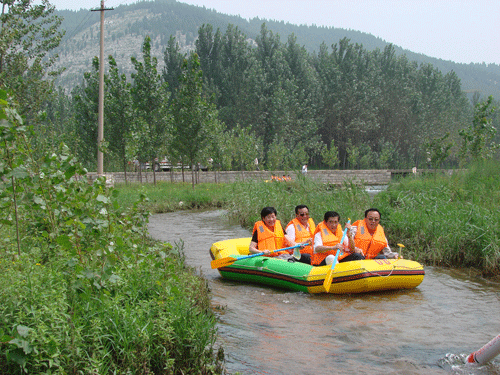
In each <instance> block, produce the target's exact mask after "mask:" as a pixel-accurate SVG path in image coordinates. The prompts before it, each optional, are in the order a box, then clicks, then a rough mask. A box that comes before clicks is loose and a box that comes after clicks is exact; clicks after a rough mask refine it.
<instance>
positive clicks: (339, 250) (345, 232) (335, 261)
mask: <svg viewBox="0 0 500 375" xmlns="http://www.w3.org/2000/svg"><path fill="white" fill-rule="evenodd" d="M347 224H351V219H349V220H348V221H347ZM346 234H347V227H345V228H344V233H343V234H342V239H341V240H340V249H338V250H337V253H336V254H335V259H333V263H332V269H333V268H335V265H336V264H337V259H338V257H339V255H340V253H343V251H342V244H343V243H344V239H345V236H346Z"/></svg>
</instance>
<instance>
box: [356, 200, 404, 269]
mask: <svg viewBox="0 0 500 375" xmlns="http://www.w3.org/2000/svg"><path fill="white" fill-rule="evenodd" d="M380 218H381V214H380V211H379V210H377V209H376V208H369V209H368V210H366V211H365V218H364V219H363V220H357V221H355V222H354V223H353V224H352V226H351V230H350V233H349V237H350V241H349V245H350V247H351V250H353V251H355V252H360V251H361V252H363V255H364V256H365V258H366V259H387V258H392V259H397V258H398V257H399V254H398V253H395V252H393V251H392V250H391V248H390V247H389V243H388V242H387V237H386V236H385V232H384V228H382V226H381V225H380V224H379V223H380ZM401 258H402V257H401Z"/></svg>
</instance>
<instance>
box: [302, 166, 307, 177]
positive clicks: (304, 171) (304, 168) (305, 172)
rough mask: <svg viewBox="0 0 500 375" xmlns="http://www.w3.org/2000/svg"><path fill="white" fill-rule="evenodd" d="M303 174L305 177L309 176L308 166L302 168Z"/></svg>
mask: <svg viewBox="0 0 500 375" xmlns="http://www.w3.org/2000/svg"><path fill="white" fill-rule="evenodd" d="M302 174H303V175H304V176H305V175H306V174H307V164H304V165H303V166H302Z"/></svg>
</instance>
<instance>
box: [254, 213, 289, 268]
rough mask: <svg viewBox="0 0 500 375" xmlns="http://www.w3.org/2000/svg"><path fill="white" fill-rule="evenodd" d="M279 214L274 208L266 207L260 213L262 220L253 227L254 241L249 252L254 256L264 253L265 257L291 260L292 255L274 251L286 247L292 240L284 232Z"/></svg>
mask: <svg viewBox="0 0 500 375" xmlns="http://www.w3.org/2000/svg"><path fill="white" fill-rule="evenodd" d="M277 214H278V212H277V211H276V209H275V208H274V207H264V208H263V209H262V211H261V212H260V217H261V220H260V221H257V222H256V223H255V225H254V226H253V233H252V240H251V241H250V246H249V248H248V250H249V251H250V253H252V254H256V253H261V252H262V253H264V254H263V255H264V256H268V257H278V258H281V259H289V258H290V254H289V253H288V252H287V251H277V252H275V253H272V251H274V250H278V249H281V248H283V247H285V246H284V245H285V243H289V242H291V241H290V238H288V236H286V235H285V233H284V232H283V227H282V226H281V222H280V221H279V220H277V219H276V215H277Z"/></svg>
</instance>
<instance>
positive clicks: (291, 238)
mask: <svg viewBox="0 0 500 375" xmlns="http://www.w3.org/2000/svg"><path fill="white" fill-rule="evenodd" d="M285 239H286V243H287V244H288V246H295V245H296V243H295V225H293V224H290V225H289V226H287V227H286V230H285Z"/></svg>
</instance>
